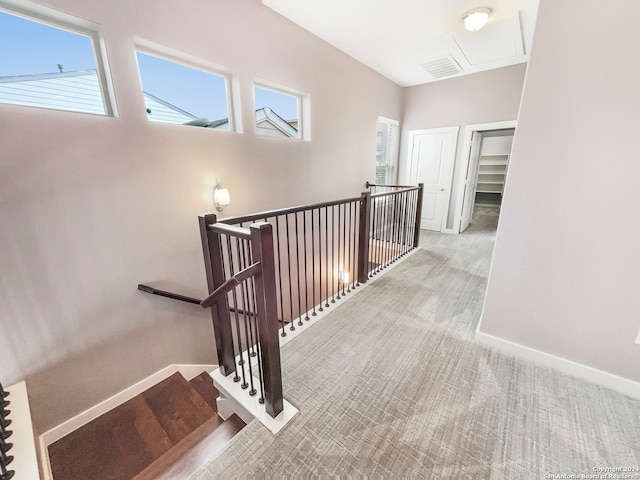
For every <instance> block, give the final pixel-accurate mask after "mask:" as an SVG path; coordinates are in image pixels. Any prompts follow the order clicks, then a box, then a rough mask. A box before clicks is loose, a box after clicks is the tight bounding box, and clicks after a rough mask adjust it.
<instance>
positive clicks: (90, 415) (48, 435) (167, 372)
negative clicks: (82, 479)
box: [38, 365, 218, 480]
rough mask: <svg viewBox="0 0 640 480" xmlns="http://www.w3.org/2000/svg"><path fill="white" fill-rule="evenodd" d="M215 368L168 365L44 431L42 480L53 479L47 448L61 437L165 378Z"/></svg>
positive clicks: (195, 373)
mask: <svg viewBox="0 0 640 480" xmlns="http://www.w3.org/2000/svg"><path fill="white" fill-rule="evenodd" d="M217 367H218V366H217V365H169V366H167V367H165V368H163V369H161V370H158V371H157V372H155V373H153V374H152V375H149V376H148V377H147V378H144V379H143V380H141V381H139V382H138V383H136V384H134V385H131V386H130V387H128V388H125V389H124V390H122V391H121V392H118V393H116V394H115V395H113V396H111V397H109V398H107V399H106V400H104V401H102V402H100V403H98V404H97V405H94V406H93V407H91V408H89V409H87V410H85V411H84V412H80V413H79V414H78V415H76V416H75V417H72V418H70V419H69V420H67V421H65V422H63V423H61V424H60V425H58V426H56V427H53V428H52V429H51V430H48V431H46V432H45V433H43V434H42V435H40V438H39V439H38V442H39V449H40V463H41V467H42V469H41V470H42V472H43V478H44V479H45V480H50V479H51V478H53V475H52V474H51V465H50V464H49V454H48V446H49V445H51V444H52V443H54V442H56V441H57V440H60V439H61V438H62V437H64V436H66V435H68V434H70V433H71V432H73V431H74V430H77V429H78V428H80V427H82V426H83V425H86V424H87V423H89V422H90V421H92V420H94V419H96V418H98V417H99V416H100V415H103V414H105V413H107V412H108V411H109V410H112V409H114V408H115V407H117V406H118V405H121V404H122V403H124V402H126V401H127V400H131V399H132V398H133V397H135V396H136V395H140V394H141V393H142V392H144V391H145V390H147V389H149V388H151V387H153V386H154V385H156V384H157V383H159V382H161V381H162V380H164V379H165V378H168V377H170V376H171V375H173V374H174V373H176V372H180V373H181V374H182V376H183V377H184V378H186V379H187V380H191V379H192V378H194V377H195V376H197V375H199V374H200V373H202V371H203V370H206V371H207V372H209V373H210V372H212V371H213V370H215V369H216V368H217Z"/></svg>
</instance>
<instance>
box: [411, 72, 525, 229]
mask: <svg viewBox="0 0 640 480" xmlns="http://www.w3.org/2000/svg"><path fill="white" fill-rule="evenodd" d="M525 71H526V64H524V63H522V64H519V65H513V66H510V67H504V68H499V69H496V70H489V71H486V72H481V73H476V74H473V75H467V76H464V77H457V78H452V79H450V80H442V81H439V82H435V83H427V84H425V85H418V86H416V87H409V88H405V89H404V100H403V103H404V116H403V120H402V139H401V147H400V182H401V183H405V182H408V178H407V175H406V169H407V160H408V159H407V155H408V154H409V147H410V146H409V145H408V142H409V132H410V131H411V130H422V129H430V128H440V127H454V126H459V127H460V130H459V132H458V148H457V150H456V163H455V165H454V169H453V182H452V190H451V202H450V206H449V213H448V221H447V228H452V227H453V218H454V209H455V205H456V201H455V199H456V196H457V195H458V190H457V185H458V182H459V181H460V176H461V175H463V174H464V173H466V168H467V162H468V157H467V156H466V155H464V154H463V152H462V142H463V135H464V128H463V127H464V126H465V125H473V124H478V123H491V122H501V121H508V120H516V118H517V117H518V107H519V105H520V96H521V94H522V84H523V82H524V76H525Z"/></svg>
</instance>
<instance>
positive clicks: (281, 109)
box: [254, 85, 302, 138]
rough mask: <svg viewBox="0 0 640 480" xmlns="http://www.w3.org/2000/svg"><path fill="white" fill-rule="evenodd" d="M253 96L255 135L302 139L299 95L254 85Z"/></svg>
mask: <svg viewBox="0 0 640 480" xmlns="http://www.w3.org/2000/svg"><path fill="white" fill-rule="evenodd" d="M254 96H255V107H256V134H257V135H263V136H268V137H281V138H302V135H301V126H302V125H301V124H302V122H301V119H300V111H301V97H300V96H299V95H294V94H291V93H285V92H283V91H278V90H276V89H273V88H267V87H262V86H258V85H255V86H254Z"/></svg>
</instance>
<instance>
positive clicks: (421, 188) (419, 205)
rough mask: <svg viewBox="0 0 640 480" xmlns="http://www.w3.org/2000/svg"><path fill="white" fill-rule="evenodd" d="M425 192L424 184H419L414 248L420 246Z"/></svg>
mask: <svg viewBox="0 0 640 480" xmlns="http://www.w3.org/2000/svg"><path fill="white" fill-rule="evenodd" d="M423 191H424V183H419V184H418V200H417V202H418V203H417V205H416V224H415V228H414V230H413V246H414V247H418V246H419V245H420V220H421V218H422V192H423Z"/></svg>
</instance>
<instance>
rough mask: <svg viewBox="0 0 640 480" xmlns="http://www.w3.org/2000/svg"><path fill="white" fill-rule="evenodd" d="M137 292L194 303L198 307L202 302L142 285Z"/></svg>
mask: <svg viewBox="0 0 640 480" xmlns="http://www.w3.org/2000/svg"><path fill="white" fill-rule="evenodd" d="M138 290H140V291H142V292H145V293H150V294H151V295H159V296H161V297H167V298H172V299H173V300H180V301H181V302H187V303H195V304H196V305H200V302H202V300H200V299H198V298H193V297H187V296H186V295H180V294H179V293H173V292H167V291H165V290H159V289H157V288H154V287H150V286H149V285H144V284H142V283H140V284H138Z"/></svg>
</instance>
